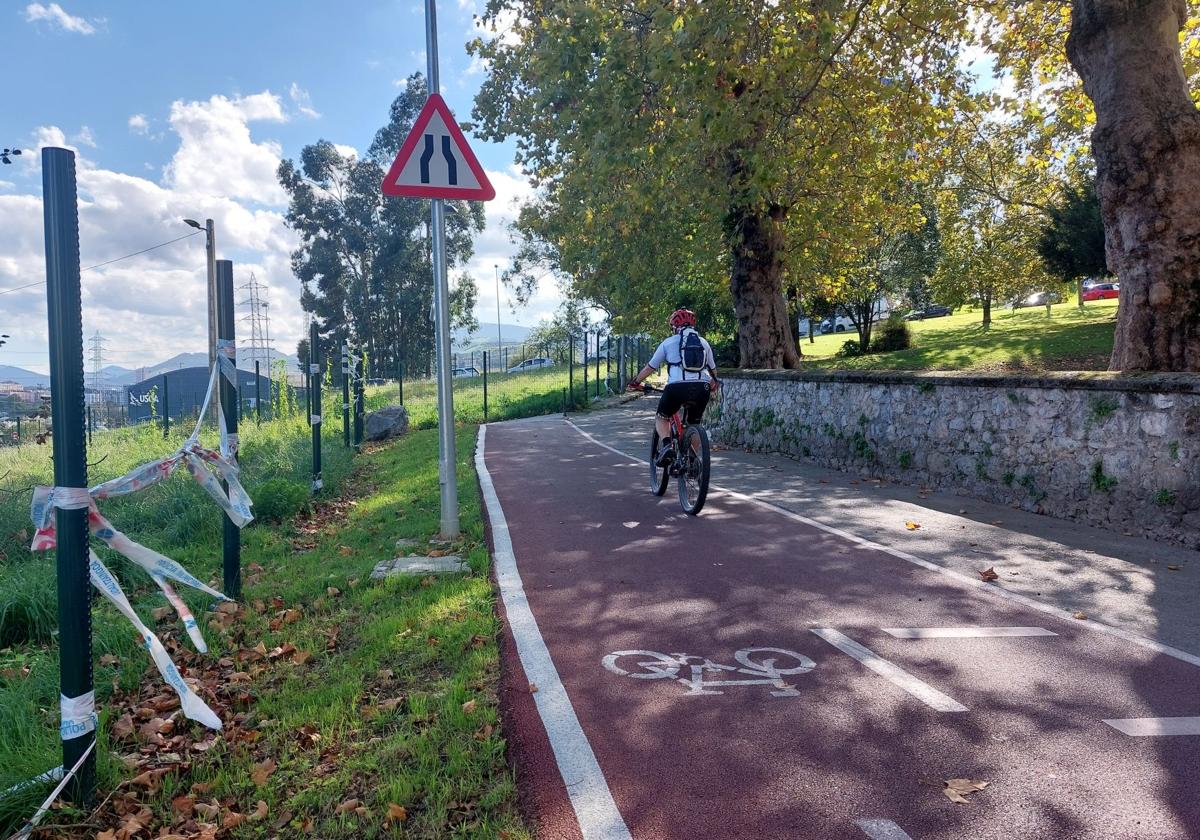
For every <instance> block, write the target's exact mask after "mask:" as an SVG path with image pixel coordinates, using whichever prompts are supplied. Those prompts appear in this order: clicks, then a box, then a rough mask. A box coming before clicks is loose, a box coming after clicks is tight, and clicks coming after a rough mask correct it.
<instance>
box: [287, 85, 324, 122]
mask: <svg viewBox="0 0 1200 840" xmlns="http://www.w3.org/2000/svg"><path fill="white" fill-rule="evenodd" d="M288 96H289V97H291V99H292V104H293V105H295V106H296V110H297V111H298V112H299V113H300V114H301V115H303V116H305V117H308V118H309V119H314V120H315V119H316V118H317V117H319V116H321V115H320V114H319V113H317V111H316V110H315V109H314V108H313V106H312V97H310V96H309V95H308V91H306V90H305V89H304V88H302V87H300V85H298V84H296V83H295V82H292V86H291V87H290V88H288Z"/></svg>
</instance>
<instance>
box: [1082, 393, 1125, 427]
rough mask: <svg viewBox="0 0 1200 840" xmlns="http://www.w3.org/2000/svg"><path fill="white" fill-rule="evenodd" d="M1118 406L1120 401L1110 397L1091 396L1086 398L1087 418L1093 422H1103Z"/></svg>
mask: <svg viewBox="0 0 1200 840" xmlns="http://www.w3.org/2000/svg"><path fill="white" fill-rule="evenodd" d="M1120 407H1121V405H1120V403H1118V402H1117V401H1116V400H1115V399H1112V398H1110V397H1092V398H1091V399H1089V400H1088V418H1089V420H1090V421H1092V422H1094V423H1103V422H1104V421H1105V420H1107V419H1108V418H1109V417H1112V416H1113V414H1114V413H1115V412H1116V410H1117V409H1118V408H1120Z"/></svg>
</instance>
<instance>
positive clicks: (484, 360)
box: [483, 350, 488, 423]
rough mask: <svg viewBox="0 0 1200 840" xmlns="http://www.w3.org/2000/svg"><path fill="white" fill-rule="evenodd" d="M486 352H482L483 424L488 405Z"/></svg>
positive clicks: (485, 419) (486, 417)
mask: <svg viewBox="0 0 1200 840" xmlns="http://www.w3.org/2000/svg"><path fill="white" fill-rule="evenodd" d="M487 363H488V351H486V350H484V351H483V422H484V423H486V422H487V419H488V404H487V376H488V365H487Z"/></svg>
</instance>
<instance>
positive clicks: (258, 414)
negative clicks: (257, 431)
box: [254, 359, 262, 426]
mask: <svg viewBox="0 0 1200 840" xmlns="http://www.w3.org/2000/svg"><path fill="white" fill-rule="evenodd" d="M261 377H262V374H260V373H259V371H258V359H255V360H254V425H256V426H261V425H262V388H261V387H260V386H261V385H262V378H261Z"/></svg>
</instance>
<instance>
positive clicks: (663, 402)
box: [654, 382, 687, 440]
mask: <svg viewBox="0 0 1200 840" xmlns="http://www.w3.org/2000/svg"><path fill="white" fill-rule="evenodd" d="M681 385H685V383H683V382H672V383H671V384H669V385H667V387H665V388H663V392H662V396H661V397H659V398H658V409H657V412H656V413H655V415H654V427H655V428H656V429H657V430H658V436H659V438H660V439H662V440H668V439H669V438H670V437H671V418H672V417H673V416H674V415H675V412H677V411H679V409H680V407H682V405H683V401H684V399H685V398H686V397H687V390H686V387H684V388H681V387H680V386H681Z"/></svg>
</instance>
